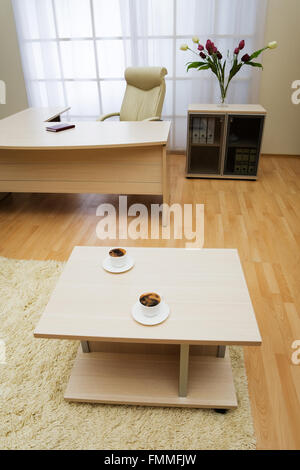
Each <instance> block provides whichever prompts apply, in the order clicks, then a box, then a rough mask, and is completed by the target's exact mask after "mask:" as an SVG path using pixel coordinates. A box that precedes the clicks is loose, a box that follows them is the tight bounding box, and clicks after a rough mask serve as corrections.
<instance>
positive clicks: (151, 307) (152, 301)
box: [139, 292, 161, 317]
mask: <svg viewBox="0 0 300 470" xmlns="http://www.w3.org/2000/svg"><path fill="white" fill-rule="evenodd" d="M139 302H140V306H141V308H142V310H143V312H144V314H145V315H146V316H147V317H154V316H155V315H157V314H158V312H159V309H160V304H161V296H160V295H159V294H156V293H155V292H147V293H145V294H142V295H140V298H139Z"/></svg>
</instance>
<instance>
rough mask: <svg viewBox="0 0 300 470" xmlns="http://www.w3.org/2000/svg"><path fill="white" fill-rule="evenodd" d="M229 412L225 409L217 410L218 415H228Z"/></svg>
mask: <svg viewBox="0 0 300 470" xmlns="http://www.w3.org/2000/svg"><path fill="white" fill-rule="evenodd" d="M227 411H228V410H226V409H224V408H215V412H216V413H220V414H222V415H225V414H226V413H227Z"/></svg>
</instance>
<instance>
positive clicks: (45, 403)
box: [0, 257, 255, 450]
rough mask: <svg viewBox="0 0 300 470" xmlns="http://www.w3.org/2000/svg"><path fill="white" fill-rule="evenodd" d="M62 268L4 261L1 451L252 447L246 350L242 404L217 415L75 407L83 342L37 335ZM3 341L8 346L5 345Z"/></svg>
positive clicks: (237, 371) (237, 353)
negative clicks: (74, 372)
mask: <svg viewBox="0 0 300 470" xmlns="http://www.w3.org/2000/svg"><path fill="white" fill-rule="evenodd" d="M62 269H63V263H59V262H56V261H18V260H12V259H6V258H1V257H0V340H2V341H3V340H4V341H5V344H6V364H1V365H0V448H1V449H107V450H116V449H150V450H152V449H153V450H159V449H170V450H171V449H254V448H255V437H254V430H253V424H252V417H251V411H250V404H249V397H248V389H247V378H246V373H245V368H244V360H243V352H242V349H241V348H236V347H234V348H231V357H232V362H233V370H234V378H235V384H236V389H237V394H238V401H239V407H238V409H237V410H233V411H229V412H228V413H227V414H225V415H222V414H217V413H216V412H214V411H213V410H200V409H182V408H156V407H136V406H119V405H117V406H116V405H114V406H111V405H92V404H75V403H71V404H70V403H67V402H65V401H64V398H63V394H64V390H65V387H66V384H67V382H68V378H69V375H70V372H71V368H72V364H73V360H74V358H75V354H76V351H77V348H78V342H77V341H73V342H71V341H58V340H40V339H34V338H33V330H34V328H35V326H36V324H37V322H38V319H39V317H40V315H41V313H42V311H43V309H44V307H45V306H46V304H47V301H48V299H49V296H50V294H51V292H52V290H53V288H54V286H55V283H56V281H57V279H58V277H59V275H60V273H61V271H62ZM2 344H3V343H2Z"/></svg>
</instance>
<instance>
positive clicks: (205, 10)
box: [176, 0, 231, 42]
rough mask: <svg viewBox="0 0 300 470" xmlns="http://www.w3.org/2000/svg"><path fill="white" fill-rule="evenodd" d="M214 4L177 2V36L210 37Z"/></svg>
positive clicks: (203, 0) (194, 0) (199, 0)
mask: <svg viewBox="0 0 300 470" xmlns="http://www.w3.org/2000/svg"><path fill="white" fill-rule="evenodd" d="M215 3H216V2H215V1H212V0H209V1H207V0H177V15H176V16H177V18H176V28H177V35H179V36H182V35H185V36H190V37H192V36H193V35H194V34H197V35H198V36H199V35H200V34H202V35H204V36H207V35H210V34H211V33H212V32H213V30H214V29H213V28H214V11H215V8H214V7H215ZM220 3H222V2H218V5H219V4H220ZM230 11H231V9H230ZM182 42H185V41H182Z"/></svg>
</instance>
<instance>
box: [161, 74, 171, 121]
mask: <svg viewBox="0 0 300 470" xmlns="http://www.w3.org/2000/svg"><path fill="white" fill-rule="evenodd" d="M172 114H173V81H172V80H166V96H165V101H164V106H163V110H162V115H163V116H171V115H172Z"/></svg>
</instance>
